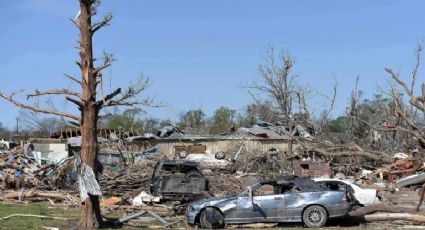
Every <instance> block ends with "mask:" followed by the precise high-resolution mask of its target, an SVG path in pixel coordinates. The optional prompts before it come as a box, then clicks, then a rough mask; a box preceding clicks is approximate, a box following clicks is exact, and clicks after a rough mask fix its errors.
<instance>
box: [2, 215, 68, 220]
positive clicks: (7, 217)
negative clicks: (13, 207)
mask: <svg viewBox="0 0 425 230" xmlns="http://www.w3.org/2000/svg"><path fill="white" fill-rule="evenodd" d="M13 217H37V218H43V219H53V220H69V219H68V218H64V217H56V216H41V215H29V214H12V215H9V216H5V217H1V218H0V220H7V219H10V218H13Z"/></svg>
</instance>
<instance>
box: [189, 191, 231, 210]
mask: <svg viewBox="0 0 425 230" xmlns="http://www.w3.org/2000/svg"><path fill="white" fill-rule="evenodd" d="M237 199H238V196H237V195H232V196H225V197H214V198H208V199H202V200H198V201H195V202H192V203H190V205H189V206H191V207H193V208H194V209H195V210H201V209H203V208H205V207H210V206H211V207H217V208H219V209H221V210H222V211H226V210H228V209H231V208H233V207H236V201H237Z"/></svg>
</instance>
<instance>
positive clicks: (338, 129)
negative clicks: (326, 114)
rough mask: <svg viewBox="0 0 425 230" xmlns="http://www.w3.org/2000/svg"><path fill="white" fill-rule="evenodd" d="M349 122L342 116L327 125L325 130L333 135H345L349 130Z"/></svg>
mask: <svg viewBox="0 0 425 230" xmlns="http://www.w3.org/2000/svg"><path fill="white" fill-rule="evenodd" d="M348 122H349V121H348V119H347V118H346V117H345V116H340V117H338V118H336V119H333V120H331V121H330V122H328V123H327V124H325V125H324V126H325V127H324V130H325V131H328V132H333V133H345V132H346V131H347V130H348V128H349V126H348Z"/></svg>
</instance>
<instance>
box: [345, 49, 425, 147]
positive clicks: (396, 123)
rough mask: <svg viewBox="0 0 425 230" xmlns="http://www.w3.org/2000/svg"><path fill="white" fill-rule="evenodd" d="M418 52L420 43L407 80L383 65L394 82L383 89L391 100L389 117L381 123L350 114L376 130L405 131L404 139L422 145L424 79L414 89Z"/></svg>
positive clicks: (424, 97) (424, 115) (424, 136)
mask: <svg viewBox="0 0 425 230" xmlns="http://www.w3.org/2000/svg"><path fill="white" fill-rule="evenodd" d="M421 52H422V45H421V44H419V45H418V47H417V50H416V64H415V66H414V68H413V70H412V72H411V76H410V82H406V81H405V80H403V79H402V78H401V77H400V74H399V73H396V72H394V71H393V70H392V69H391V68H385V71H386V72H387V73H388V74H389V77H390V79H391V80H392V83H393V84H390V86H389V90H388V92H386V94H387V95H389V97H390V100H391V103H390V104H389V105H390V107H388V111H389V113H390V115H391V116H390V117H389V116H386V117H383V119H384V118H385V120H382V121H381V122H379V123H378V124H380V125H377V124H376V123H371V122H368V121H366V120H365V119H362V118H361V117H359V116H355V115H352V116H350V117H351V118H352V119H355V120H357V121H360V122H362V123H364V124H366V125H367V126H368V127H370V128H371V129H373V130H376V131H380V132H396V133H402V134H406V137H407V138H406V139H408V140H414V142H413V143H410V144H414V145H417V146H420V147H422V148H425V128H424V123H425V82H422V84H421V87H420V88H421V92H419V93H417V92H416V91H415V89H416V88H417V87H416V84H417V73H418V70H419V67H420V61H421ZM406 102H407V103H406ZM407 143H409V142H407Z"/></svg>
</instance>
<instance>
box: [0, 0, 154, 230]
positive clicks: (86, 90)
mask: <svg viewBox="0 0 425 230" xmlns="http://www.w3.org/2000/svg"><path fill="white" fill-rule="evenodd" d="M99 3H100V2H99V0H79V4H80V11H79V13H78V16H77V18H76V20H74V19H70V20H71V22H72V23H73V24H74V25H75V26H76V27H77V29H78V30H79V32H80V40H79V51H80V52H79V54H80V60H79V61H77V62H76V64H77V65H78V67H79V68H80V71H81V76H80V77H73V76H70V75H65V76H66V77H67V78H69V79H71V80H72V81H74V82H76V83H77V84H78V85H79V86H81V92H76V91H73V90H70V89H60V90H45V91H39V90H37V91H35V92H34V93H31V94H28V98H32V97H39V96H44V95H52V94H54V95H66V97H65V99H66V100H68V101H70V102H72V103H74V104H75V105H76V106H77V107H78V109H79V110H80V111H81V114H80V115H74V114H69V113H66V112H60V111H56V110H54V109H48V108H41V107H39V106H38V105H37V106H33V105H28V104H24V103H22V102H19V101H17V100H15V99H14V94H12V95H6V94H4V93H0V96H1V97H2V98H4V99H6V100H8V101H10V102H11V103H13V104H15V105H16V106H19V107H21V108H24V109H28V110H31V111H34V112H37V113H45V114H53V115H57V116H61V117H65V118H68V119H71V120H73V123H74V124H78V125H79V127H80V130H81V135H82V146H81V164H80V171H79V173H80V175H79V184H80V194H82V197H81V198H82V209H81V217H80V222H79V227H80V228H84V229H85V228H94V227H99V226H101V225H102V223H103V221H102V216H101V212H100V207H99V195H100V188H99V185H98V184H97V179H96V178H97V175H98V173H99V172H100V171H101V165H100V163H99V161H98V160H97V153H98V143H97V120H98V116H99V112H100V110H101V109H103V108H105V107H110V106H121V105H122V106H135V105H141V106H143V105H144V106H150V105H152V99H151V98H146V99H143V100H141V101H137V100H136V101H131V99H132V98H134V97H135V96H137V95H138V94H139V93H142V92H143V91H144V90H145V88H146V87H147V85H148V81H147V80H145V79H142V80H140V81H139V82H138V83H137V84H133V85H131V86H130V87H129V88H128V89H127V90H125V91H124V92H122V91H121V88H118V89H116V90H114V91H112V92H110V93H109V94H106V95H104V94H103V88H102V87H101V86H102V82H103V80H102V71H103V70H104V69H106V68H108V67H109V66H110V65H111V62H112V61H113V59H112V56H111V55H105V56H104V58H103V63H102V64H101V65H99V66H96V67H95V66H94V57H93V43H92V38H93V35H94V34H95V33H96V32H98V31H99V30H100V29H101V28H103V27H105V26H108V25H109V24H110V22H111V20H112V14H107V15H106V16H104V17H103V18H102V20H100V21H99V22H95V23H93V22H92V17H93V16H95V15H96V7H97V6H98V5H99ZM99 91H100V93H99ZM98 94H101V96H100V97H99V96H98Z"/></svg>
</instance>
